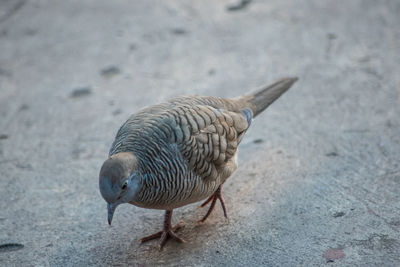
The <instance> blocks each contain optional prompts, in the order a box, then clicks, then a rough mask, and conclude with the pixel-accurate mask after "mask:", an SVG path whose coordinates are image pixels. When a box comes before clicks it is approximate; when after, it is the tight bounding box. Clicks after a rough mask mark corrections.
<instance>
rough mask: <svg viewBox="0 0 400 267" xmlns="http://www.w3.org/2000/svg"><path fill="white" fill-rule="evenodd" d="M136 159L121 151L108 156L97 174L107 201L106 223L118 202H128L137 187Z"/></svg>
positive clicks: (101, 190) (102, 193) (109, 222)
mask: <svg viewBox="0 0 400 267" xmlns="http://www.w3.org/2000/svg"><path fill="white" fill-rule="evenodd" d="M137 169H138V161H137V159H136V157H135V155H133V154H132V153H129V152H121V153H117V154H114V155H112V156H111V157H109V158H108V159H107V160H106V161H105V162H104V163H103V166H102V167H101V170H100V175H99V187H100V193H101V195H102V196H103V198H104V199H105V201H106V202H107V209H108V224H110V225H111V221H112V218H113V215H114V211H115V209H116V208H117V206H118V205H119V204H122V203H128V202H130V201H132V200H133V199H134V197H135V194H136V192H137V191H138V188H139V182H140V181H139V175H138V172H137Z"/></svg>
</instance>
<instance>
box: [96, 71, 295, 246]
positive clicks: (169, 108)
mask: <svg viewBox="0 0 400 267" xmlns="http://www.w3.org/2000/svg"><path fill="white" fill-rule="evenodd" d="M297 80H298V78H297V77H288V78H283V79H280V80H278V81H276V82H275V83H273V84H271V85H269V86H265V87H262V88H261V89H259V90H256V91H255V92H254V93H250V94H245V95H242V96H239V97H236V98H221V97H210V96H197V95H195V96H178V97H175V98H173V99H171V100H169V101H166V102H164V103H161V104H157V105H151V106H147V107H145V108H143V109H141V110H140V111H138V112H137V113H135V114H133V115H131V116H130V117H129V118H128V120H127V121H126V122H125V123H124V124H123V125H122V126H121V127H120V128H119V130H118V132H117V134H116V137H115V140H114V142H113V143H112V146H111V148H110V151H109V155H108V158H107V159H106V160H105V161H104V163H103V165H102V166H101V169H100V174H99V189H100V193H101V195H102V197H103V198H104V200H105V201H106V202H107V210H108V223H109V225H111V222H112V219H113V215H114V212H115V210H116V208H117V207H118V206H119V205H120V204H123V203H129V204H132V205H135V206H137V207H141V208H148V209H158V210H165V216H164V223H163V228H162V230H161V231H160V232H157V233H155V234H152V235H150V236H147V237H143V238H142V239H140V241H141V242H142V243H143V242H147V241H150V240H153V239H159V243H158V247H159V249H160V250H161V249H162V248H163V247H164V245H165V244H166V242H167V241H168V240H169V239H174V240H176V241H178V242H180V243H184V242H185V241H184V240H183V239H182V238H180V237H179V236H178V235H177V234H176V232H177V231H178V230H179V229H180V228H182V227H183V222H179V223H178V224H177V225H176V226H172V223H171V219H172V212H173V210H174V209H176V208H180V207H182V206H185V205H188V204H191V203H195V202H199V201H202V200H205V202H204V203H203V204H202V205H201V207H204V206H205V205H207V204H208V203H210V202H211V204H210V207H209V209H208V211H207V213H206V214H205V215H204V217H203V218H202V219H201V220H200V222H204V221H205V220H206V219H207V218H208V217H209V215H210V214H211V212H212V211H213V210H214V208H215V205H216V202H217V200H218V201H219V202H220V203H221V206H222V210H223V213H224V216H225V218H228V216H227V210H226V207H225V202H224V199H223V197H222V186H223V184H224V183H225V182H226V180H227V179H228V178H229V177H230V176H231V175H232V174H233V173H234V172H235V170H236V169H237V167H238V164H237V154H238V145H239V144H240V142H241V141H242V139H243V137H244V135H245V134H246V131H247V130H248V129H249V127H250V125H251V122H252V120H253V118H254V117H256V116H257V115H259V114H260V113H261V112H262V111H264V110H265V109H266V108H267V107H268V106H269V105H270V104H271V103H273V102H274V101H275V100H276V99H278V98H279V97H280V96H281V95H282V94H283V93H284V92H286V91H287V90H288V89H289V88H290V87H291V86H292V85H293V84H294V83H295V82H296V81H297Z"/></svg>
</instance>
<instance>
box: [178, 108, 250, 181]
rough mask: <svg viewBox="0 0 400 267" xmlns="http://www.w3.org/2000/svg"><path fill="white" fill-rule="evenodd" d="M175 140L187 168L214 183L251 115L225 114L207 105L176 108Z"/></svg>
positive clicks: (245, 113)
mask: <svg viewBox="0 0 400 267" xmlns="http://www.w3.org/2000/svg"><path fill="white" fill-rule="evenodd" d="M171 112H172V114H173V117H174V118H175V122H176V124H175V125H176V127H174V132H175V140H176V143H177V144H178V147H179V149H180V151H181V153H182V155H183V157H184V158H185V159H186V160H187V161H188V163H189V168H190V169H191V170H193V171H194V172H195V173H197V174H198V175H199V176H200V177H202V178H203V179H205V180H215V179H216V178H217V177H218V175H220V174H221V172H222V171H223V168H224V166H225V164H226V163H227V162H228V161H229V160H230V159H231V158H232V157H233V156H234V155H235V153H236V150H237V147H238V145H239V143H240V141H241V139H242V137H243V135H244V133H245V132H246V130H247V129H248V127H249V126H250V122H251V119H252V111H251V110H250V109H242V110H241V111H229V110H227V109H223V108H215V107H213V106H210V105H201V104H198V105H177V106H175V107H174V108H173V109H172V111H171Z"/></svg>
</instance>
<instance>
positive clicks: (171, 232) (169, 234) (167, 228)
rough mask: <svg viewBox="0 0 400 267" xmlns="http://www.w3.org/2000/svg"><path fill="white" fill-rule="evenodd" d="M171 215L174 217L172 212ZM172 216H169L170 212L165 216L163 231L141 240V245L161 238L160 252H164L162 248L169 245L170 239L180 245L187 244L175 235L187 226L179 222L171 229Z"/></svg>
mask: <svg viewBox="0 0 400 267" xmlns="http://www.w3.org/2000/svg"><path fill="white" fill-rule="evenodd" d="M171 215H172V212H171ZM171 215H169V214H168V211H167V213H166V215H165V222H164V229H163V230H162V231H160V232H157V233H155V234H152V235H149V236H146V237H143V238H141V239H140V243H144V242H147V241H150V240H153V239H157V238H160V241H159V243H158V248H159V250H162V248H163V247H164V245H165V244H166V243H167V241H168V239H169V238H172V239H174V240H175V241H178V242H179V243H185V240H183V239H182V238H180V237H179V236H177V235H176V234H175V232H177V231H178V230H179V229H181V228H183V227H184V226H185V225H184V223H183V221H179V222H178V224H177V225H175V226H174V227H171V218H170V216H171ZM168 217H169V218H168Z"/></svg>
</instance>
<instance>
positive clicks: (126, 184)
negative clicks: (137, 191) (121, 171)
mask: <svg viewBox="0 0 400 267" xmlns="http://www.w3.org/2000/svg"><path fill="white" fill-rule="evenodd" d="M127 186H128V181H125V182H124V184H123V185H122V190H125V189H126V187H127Z"/></svg>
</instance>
